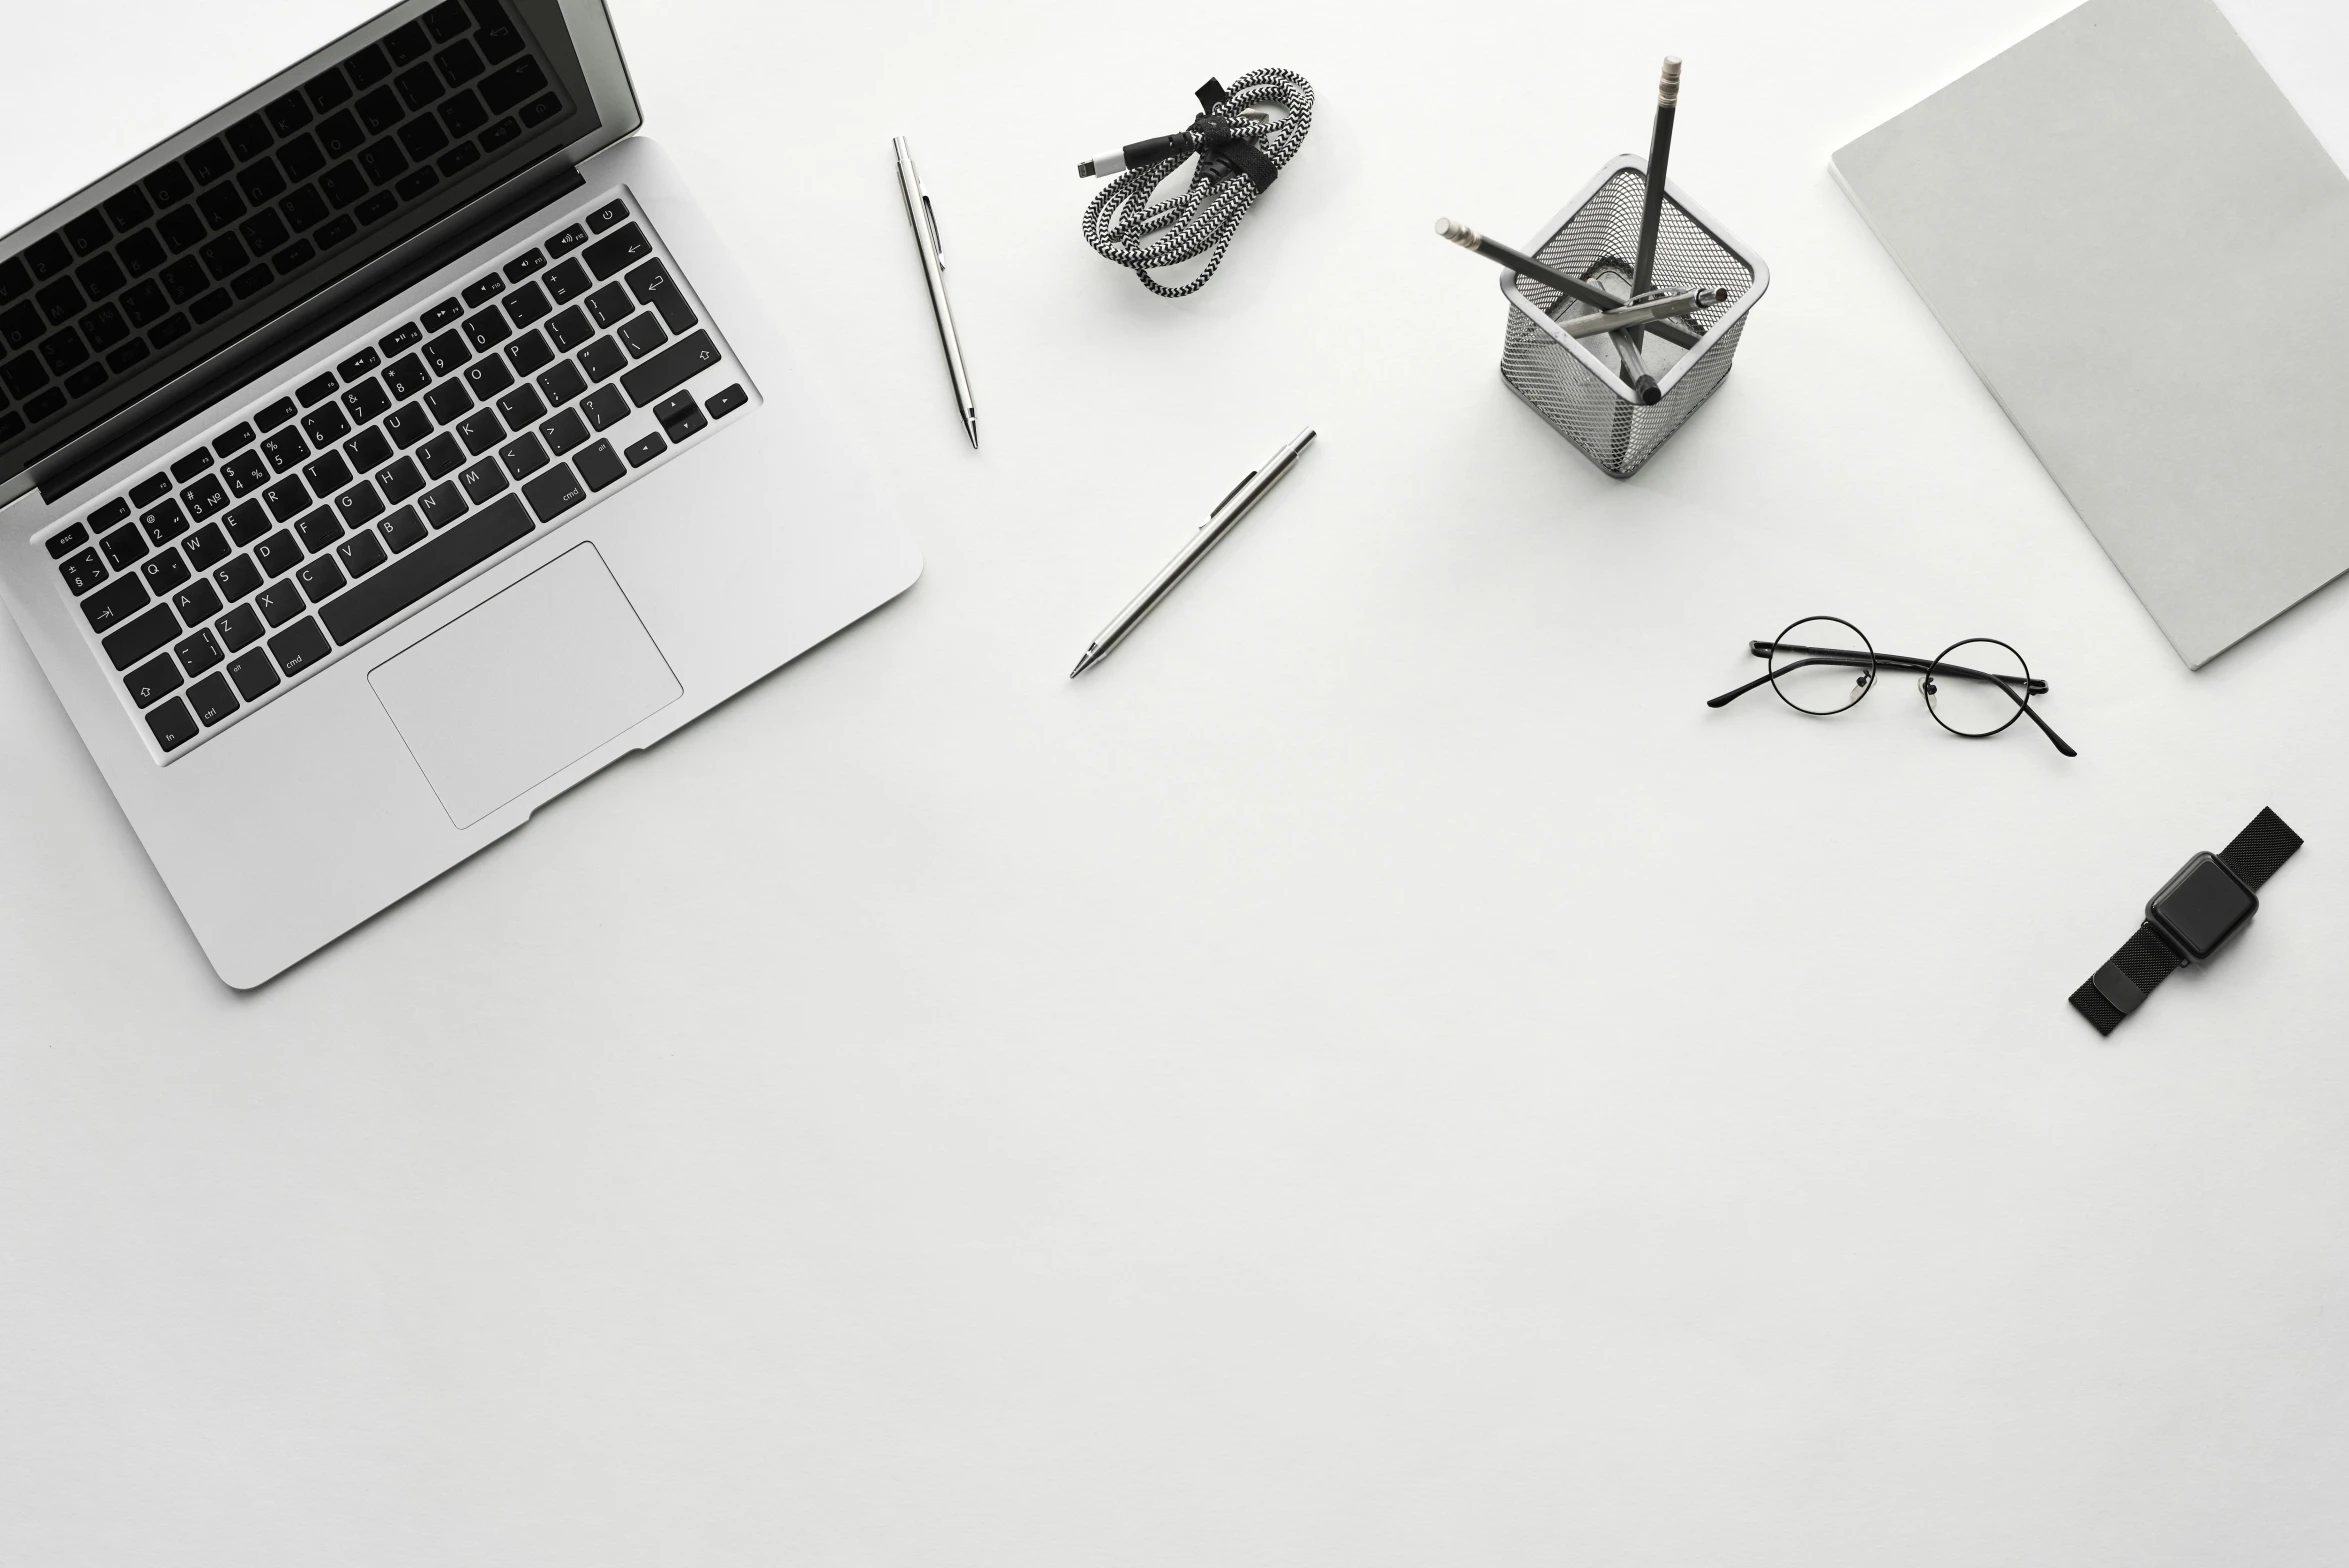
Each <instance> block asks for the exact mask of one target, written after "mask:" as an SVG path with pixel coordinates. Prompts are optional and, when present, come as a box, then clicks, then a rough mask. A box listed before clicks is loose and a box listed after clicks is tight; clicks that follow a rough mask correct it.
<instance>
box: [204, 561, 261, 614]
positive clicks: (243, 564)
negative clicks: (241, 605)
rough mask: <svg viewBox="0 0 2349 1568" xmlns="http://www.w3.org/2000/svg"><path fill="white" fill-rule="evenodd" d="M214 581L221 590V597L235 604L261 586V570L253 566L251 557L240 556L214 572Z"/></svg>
mask: <svg viewBox="0 0 2349 1568" xmlns="http://www.w3.org/2000/svg"><path fill="white" fill-rule="evenodd" d="M212 581H213V584H214V586H216V587H218V588H219V590H220V597H221V598H222V599H223V600H225V601H226V602H228V603H230V604H234V603H236V602H237V601H238V600H239V599H243V598H247V597H249V596H250V595H251V594H252V592H253V590H254V589H256V588H258V587H260V586H261V568H260V567H258V566H255V565H254V564H253V558H252V557H251V556H249V555H240V556H238V557H237V558H236V559H235V560H233V561H230V562H228V563H227V564H225V565H223V566H221V567H220V568H219V569H218V570H216V571H214V572H213V574H212Z"/></svg>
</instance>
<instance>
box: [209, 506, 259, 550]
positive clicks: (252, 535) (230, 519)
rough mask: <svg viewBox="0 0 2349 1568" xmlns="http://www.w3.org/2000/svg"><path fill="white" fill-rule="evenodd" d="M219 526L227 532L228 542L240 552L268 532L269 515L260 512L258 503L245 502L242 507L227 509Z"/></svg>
mask: <svg viewBox="0 0 2349 1568" xmlns="http://www.w3.org/2000/svg"><path fill="white" fill-rule="evenodd" d="M220 526H221V527H222V528H224V529H226V530H227V531H228V542H229V543H230V544H233V545H235V546H236V547H237V548H238V549H240V550H241V549H243V548H244V547H245V546H246V545H249V544H251V543H252V542H253V541H254V540H256V539H258V538H260V537H261V536H262V535H263V534H265V533H267V532H269V514H268V513H266V512H264V511H262V510H261V503H260V502H258V501H247V502H246V503H245V504H244V505H243V506H237V507H231V508H229V512H228V515H227V516H225V517H223V518H222V519H221V520H220Z"/></svg>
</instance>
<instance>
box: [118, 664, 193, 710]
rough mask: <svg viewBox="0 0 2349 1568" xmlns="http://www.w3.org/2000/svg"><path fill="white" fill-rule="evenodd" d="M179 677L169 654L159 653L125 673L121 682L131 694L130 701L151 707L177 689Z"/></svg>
mask: <svg viewBox="0 0 2349 1568" xmlns="http://www.w3.org/2000/svg"><path fill="white" fill-rule="evenodd" d="M181 679H182V677H181V675H180V673H179V666H178V665H176V664H174V663H172V662H171V655H170V654H168V653H159V654H157V655H155V657H154V658H152V659H149V660H148V661H147V662H146V663H144V664H142V665H140V666H139V667H138V668H137V669H135V670H133V671H131V672H130V673H129V674H128V675H125V676H124V677H123V678H122V684H123V688H124V689H125V690H126V691H128V692H129V693H130V694H131V701H133V702H135V703H137V704H138V705H139V706H140V707H142V708H151V707H153V706H154V705H155V704H156V703H158V702H161V701H162V700H163V699H164V698H165V697H167V696H169V695H170V694H171V693H173V692H175V691H177V690H179V688H180V681H181Z"/></svg>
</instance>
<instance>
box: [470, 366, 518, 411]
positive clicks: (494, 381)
mask: <svg viewBox="0 0 2349 1568" xmlns="http://www.w3.org/2000/svg"><path fill="white" fill-rule="evenodd" d="M464 379H465V386H466V388H467V390H469V391H470V392H472V394H473V395H474V396H475V397H477V398H481V399H483V400H485V401H486V400H487V399H489V398H493V397H496V396H497V395H498V394H499V393H500V392H503V391H505V390H506V388H508V387H510V386H512V385H513V384H514V373H513V372H512V371H511V370H508V369H507V368H506V362H505V361H504V360H502V359H477V360H475V361H474V362H473V363H472V364H470V365H467V366H466V367H465V377H464Z"/></svg>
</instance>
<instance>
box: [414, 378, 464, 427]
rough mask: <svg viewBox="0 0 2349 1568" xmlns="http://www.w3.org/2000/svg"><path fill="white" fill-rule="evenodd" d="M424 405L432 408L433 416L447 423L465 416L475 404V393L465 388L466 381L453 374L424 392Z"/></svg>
mask: <svg viewBox="0 0 2349 1568" xmlns="http://www.w3.org/2000/svg"><path fill="white" fill-rule="evenodd" d="M424 406H425V407H426V408H427V409H429V410H431V412H432V417H433V418H435V419H437V420H439V421H440V422H441V423H442V424H444V425H446V424H450V423H453V422H454V421H456V420H459V419H462V418H463V417H465V411H466V410H467V409H469V408H471V407H472V406H473V394H472V393H470V392H468V391H466V390H465V383H464V382H462V381H459V380H457V379H456V378H455V377H454V376H452V377H450V378H449V379H448V380H446V381H443V382H442V383H441V384H440V385H439V386H437V387H434V388H433V389H432V390H431V391H429V392H427V393H425V394H424Z"/></svg>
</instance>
